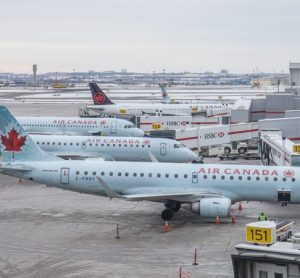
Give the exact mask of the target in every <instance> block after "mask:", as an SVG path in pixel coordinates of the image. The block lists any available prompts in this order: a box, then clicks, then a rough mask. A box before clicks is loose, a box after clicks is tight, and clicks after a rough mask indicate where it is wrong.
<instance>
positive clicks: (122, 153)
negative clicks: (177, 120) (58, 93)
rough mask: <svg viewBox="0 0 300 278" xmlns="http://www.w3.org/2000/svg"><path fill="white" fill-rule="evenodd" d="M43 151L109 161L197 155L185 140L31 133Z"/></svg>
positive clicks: (165, 159)
mask: <svg viewBox="0 0 300 278" xmlns="http://www.w3.org/2000/svg"><path fill="white" fill-rule="evenodd" d="M31 137H32V139H33V141H34V142H35V143H36V144H37V145H38V146H40V147H41V148H42V149H43V150H45V151H47V152H51V153H53V154H55V155H57V156H59V157H62V158H65V159H70V158H71V159H82V158H89V157H102V158H104V159H105V160H117V161H119V160H121V161H153V157H152V155H153V156H154V157H155V159H156V160H158V161H159V162H178V163H181V162H190V161H193V160H196V159H197V155H196V154H195V153H194V152H192V151H191V150H190V149H188V148H186V147H185V146H184V145H182V144H181V143H179V142H177V141H175V140H171V139H164V138H141V137H107V136H65V135H51V136H49V135H48V136H47V135H34V134H32V135H31Z"/></svg>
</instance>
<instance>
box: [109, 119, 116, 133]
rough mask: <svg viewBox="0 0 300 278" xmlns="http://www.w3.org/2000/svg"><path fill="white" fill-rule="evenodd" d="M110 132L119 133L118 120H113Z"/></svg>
mask: <svg viewBox="0 0 300 278" xmlns="http://www.w3.org/2000/svg"><path fill="white" fill-rule="evenodd" d="M110 133H111V134H116V133H117V122H116V121H113V122H111V125H110Z"/></svg>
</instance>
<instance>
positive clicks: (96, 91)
mask: <svg viewBox="0 0 300 278" xmlns="http://www.w3.org/2000/svg"><path fill="white" fill-rule="evenodd" d="M89 86H90V89H91V92H92V96H93V100H94V105H93V106H88V108H89V109H92V110H95V111H99V112H101V113H105V114H130V115H143V114H158V113H160V114H165V115H191V114H197V113H201V112H205V111H207V110H212V109H220V108H225V107H227V104H217V103H215V104H214V103H203V104H176V105H174V104H162V103H156V104H152V103H126V104H125V103H124V104H115V103H113V102H112V101H111V100H110V99H109V98H108V96H107V95H106V94H105V93H104V92H103V91H102V90H101V89H100V88H99V87H98V85H97V84H96V83H89Z"/></svg>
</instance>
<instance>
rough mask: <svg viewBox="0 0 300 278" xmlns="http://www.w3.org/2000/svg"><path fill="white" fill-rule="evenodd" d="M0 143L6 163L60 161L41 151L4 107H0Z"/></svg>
mask: <svg viewBox="0 0 300 278" xmlns="http://www.w3.org/2000/svg"><path fill="white" fill-rule="evenodd" d="M0 143H1V149H2V158H3V161H4V162H10V161H45V160H60V158H58V157H55V156H52V155H50V154H47V153H45V152H44V151H43V150H41V149H40V148H39V147H38V146H37V145H36V144H35V142H34V141H33V140H32V138H31V137H30V135H29V134H28V133H27V131H26V130H25V129H24V128H23V127H22V126H21V125H20V124H19V123H18V122H17V120H16V118H15V117H14V116H13V115H12V114H11V113H10V111H9V110H8V109H7V108H6V107H5V106H4V105H0Z"/></svg>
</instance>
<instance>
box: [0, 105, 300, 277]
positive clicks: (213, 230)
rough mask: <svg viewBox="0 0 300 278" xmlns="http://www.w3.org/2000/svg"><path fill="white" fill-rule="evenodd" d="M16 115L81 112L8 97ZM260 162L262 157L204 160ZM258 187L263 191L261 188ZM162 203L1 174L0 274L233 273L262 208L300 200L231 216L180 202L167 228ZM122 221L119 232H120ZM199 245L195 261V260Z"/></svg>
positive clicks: (256, 205)
mask: <svg viewBox="0 0 300 278" xmlns="http://www.w3.org/2000/svg"><path fill="white" fill-rule="evenodd" d="M7 106H8V108H10V109H11V111H12V112H13V113H15V114H16V115H17V116H21V115H28V116H32V115H35V116H37V115H43V116H51V115H60V116H76V115H77V113H78V109H79V107H80V105H75V104H72V105H69V104H68V105H65V104H27V103H21V102H20V103H19V102H16V103H8V104H7ZM207 162H209V163H230V164H237V163H239V164H242V163H243V164H250V163H251V164H259V161H242V160H239V161H222V162H220V161H219V160H218V159H206V160H205V163H207ZM258 194H259V193H258ZM163 207H164V206H163V204H159V203H151V202H146V201H144V202H127V201H123V200H115V199H113V200H109V199H108V198H104V197H97V196H92V195H84V194H78V193H74V192H69V191H62V190H59V189H56V188H48V187H46V186H44V185H40V184H36V183H33V182H29V181H25V180H22V181H21V182H20V181H19V180H18V179H16V178H12V177H8V176H4V175H0V227H1V233H0V277H16V278H19V277H20V278H21V277H22V278H27V277H28V278H29V277H30V278H32V277H33V278H40V277H50V278H54V277H55V278H57V277H67V278H69V277H72V278H73V277H179V271H180V268H181V271H182V277H233V270H232V264H231V254H232V253H234V252H235V249H234V246H235V245H237V244H238V243H241V242H244V241H245V225H246V224H247V223H251V222H255V221H256V220H257V216H258V214H259V213H260V212H262V211H263V212H264V213H265V214H266V215H267V217H268V218H269V219H272V218H274V219H275V218H276V219H279V220H280V219H290V220H293V221H295V222H296V225H295V230H296V231H297V230H298V231H299V230H300V229H299V228H300V225H299V224H298V223H300V221H299V220H300V216H299V211H300V205H288V206H287V207H281V206H280V204H277V203H273V204H271V203H260V202H249V203H246V202H243V203H242V208H243V209H242V210H239V209H238V207H239V204H235V205H233V206H232V208H233V212H234V214H235V215H236V222H237V223H236V224H232V223H231V219H221V224H219V225H216V224H215V219H203V218H200V217H199V216H197V215H196V214H193V213H191V212H190V211H186V210H184V209H181V210H180V211H179V212H178V213H176V214H175V216H174V218H173V220H172V221H170V223H168V224H169V232H164V224H165V223H164V222H163V220H162V219H161V217H160V213H161V211H162V209H163ZM117 224H118V225H119V235H120V239H116V238H115V237H116V227H117ZM195 248H196V249H197V265H193V262H194V252H195Z"/></svg>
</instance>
